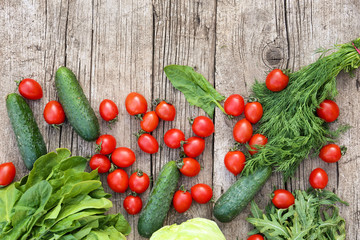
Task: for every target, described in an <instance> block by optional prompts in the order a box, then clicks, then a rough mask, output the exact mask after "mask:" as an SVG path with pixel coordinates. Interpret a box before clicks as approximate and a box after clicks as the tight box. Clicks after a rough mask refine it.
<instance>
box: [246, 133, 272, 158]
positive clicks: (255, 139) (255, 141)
mask: <svg viewBox="0 0 360 240" xmlns="http://www.w3.org/2000/svg"><path fill="white" fill-rule="evenodd" d="M267 141H268V139H267V138H266V137H265V136H264V135H262V134H259V133H257V134H255V135H254V136H252V137H251V139H250V141H249V146H250V148H251V149H253V150H250V151H249V153H250V154H251V155H254V154H255V153H257V152H258V150H259V149H258V148H257V147H256V146H264V145H265V144H266V143H267Z"/></svg>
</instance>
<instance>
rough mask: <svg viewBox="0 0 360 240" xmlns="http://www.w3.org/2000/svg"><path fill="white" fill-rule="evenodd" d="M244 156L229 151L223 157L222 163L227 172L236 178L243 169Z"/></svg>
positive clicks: (239, 152)
mask: <svg viewBox="0 0 360 240" xmlns="http://www.w3.org/2000/svg"><path fill="white" fill-rule="evenodd" d="M245 160H246V158H245V155H244V154H243V153H242V152H241V151H230V152H228V153H227V154H226V155H225V158H224V163H225V167H226V168H227V170H229V171H230V172H231V173H232V174H234V175H235V176H237V175H238V174H239V173H241V171H242V170H243V169H244V167H245Z"/></svg>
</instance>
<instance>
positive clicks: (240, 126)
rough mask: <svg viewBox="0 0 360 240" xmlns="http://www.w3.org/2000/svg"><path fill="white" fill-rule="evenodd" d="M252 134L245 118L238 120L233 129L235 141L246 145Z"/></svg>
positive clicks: (249, 124) (251, 129)
mask: <svg viewBox="0 0 360 240" xmlns="http://www.w3.org/2000/svg"><path fill="white" fill-rule="evenodd" d="M252 134H253V128H252V126H251V123H250V122H249V121H248V120H246V119H245V118H243V119H241V120H239V121H238V122H237V123H236V124H235V126H234V129H233V136H234V139H235V141H237V142H239V143H246V142H247V141H249V140H250V138H251V136H252Z"/></svg>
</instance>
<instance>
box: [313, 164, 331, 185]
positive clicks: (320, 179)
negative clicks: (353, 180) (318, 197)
mask: <svg viewBox="0 0 360 240" xmlns="http://www.w3.org/2000/svg"><path fill="white" fill-rule="evenodd" d="M328 181H329V179H328V175H327V173H326V172H325V171H324V169H322V168H315V169H314V170H313V171H312V172H311V173H310V177H309V182H310V185H311V186H312V187H313V188H317V189H324V188H325V187H326V185H327V184H328Z"/></svg>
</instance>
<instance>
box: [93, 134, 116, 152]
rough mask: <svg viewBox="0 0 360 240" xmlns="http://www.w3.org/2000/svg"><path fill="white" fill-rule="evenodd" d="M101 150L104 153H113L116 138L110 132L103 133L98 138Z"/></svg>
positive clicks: (97, 142) (97, 141)
mask: <svg viewBox="0 0 360 240" xmlns="http://www.w3.org/2000/svg"><path fill="white" fill-rule="evenodd" d="M96 144H97V145H98V149H99V152H100V153H101V154H104V155H108V154H110V153H112V152H113V151H114V150H115V148H116V139H115V138H114V137H113V136H112V135H109V134H104V135H101V136H100V137H99V138H98V139H97V140H96Z"/></svg>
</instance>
